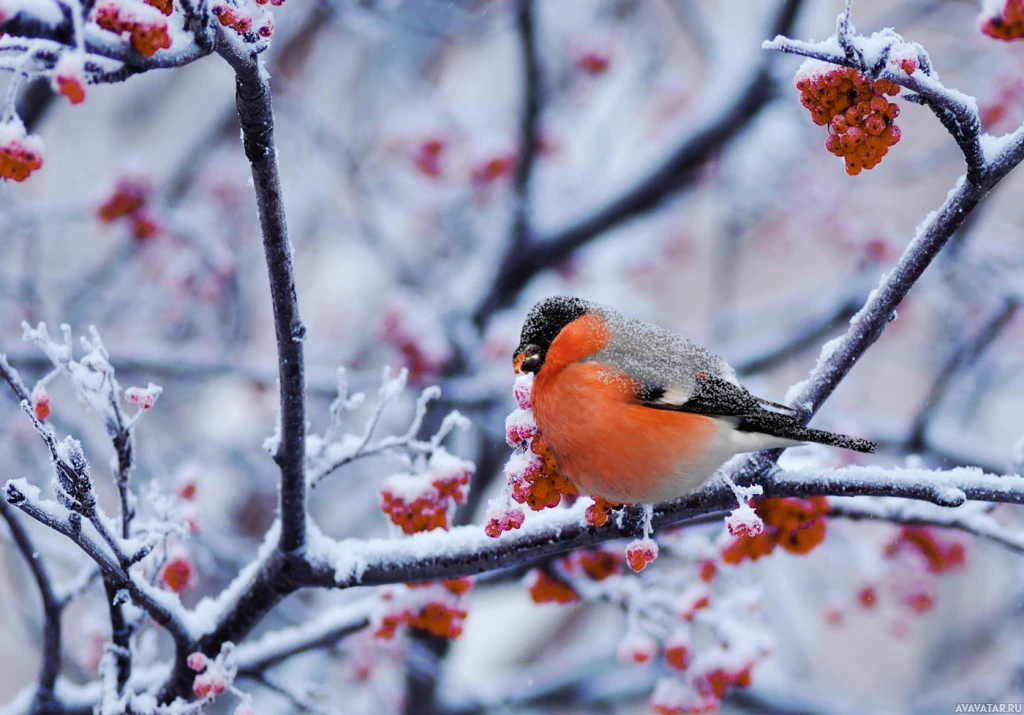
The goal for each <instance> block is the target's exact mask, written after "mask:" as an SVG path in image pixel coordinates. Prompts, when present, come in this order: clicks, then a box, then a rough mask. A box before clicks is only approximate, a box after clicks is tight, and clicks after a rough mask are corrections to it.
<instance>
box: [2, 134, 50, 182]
mask: <svg viewBox="0 0 1024 715" xmlns="http://www.w3.org/2000/svg"><path fill="white" fill-rule="evenodd" d="M42 166H43V142H42V140H41V139H40V138H39V137H38V136H36V135H34V134H31V135H30V134H26V132H25V127H24V125H22V123H21V122H19V121H14V122H7V123H5V124H0V179H14V180H15V181H24V180H25V179H27V178H28V177H29V174H31V173H32V172H33V171H36V170H37V169H40V168H42Z"/></svg>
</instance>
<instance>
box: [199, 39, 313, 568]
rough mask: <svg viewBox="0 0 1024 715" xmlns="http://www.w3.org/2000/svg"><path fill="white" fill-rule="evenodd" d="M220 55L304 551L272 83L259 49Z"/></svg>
mask: <svg viewBox="0 0 1024 715" xmlns="http://www.w3.org/2000/svg"><path fill="white" fill-rule="evenodd" d="M221 35H222V37H226V36H227V35H226V33H221ZM219 52H220V54H221V56H222V57H223V58H224V59H225V60H227V62H228V63H229V64H230V65H231V66H232V68H233V69H234V70H235V77H236V84H235V89H236V106H237V109H238V119H239V122H240V123H241V125H242V143H243V146H244V148H245V156H246V158H248V160H249V164H250V166H251V168H252V176H253V184H254V187H255V190H256V204H257V207H258V208H259V215H260V227H261V229H262V231H263V250H264V253H265V255H266V262H267V271H268V273H269V276H270V294H271V299H272V301H273V306H274V329H275V332H276V335H277V352H278V366H279V370H280V373H279V379H280V390H281V408H280V420H281V426H280V429H281V432H280V434H281V438H280V441H279V442H278V444H277V448H276V450H275V454H274V461H275V462H277V464H278V466H279V467H280V468H281V549H282V550H283V551H284V552H286V553H292V552H300V551H301V550H302V549H303V547H304V546H305V543H306V476H305V469H304V463H305V455H306V381H305V358H304V356H303V341H304V340H305V337H306V327H305V326H304V325H303V324H302V319H301V317H300V316H299V305H298V298H297V297H296V294H295V270H294V267H293V263H292V246H291V243H290V242H289V240H288V227H287V223H286V220H285V211H284V198H283V194H282V191H281V178H280V173H279V171H278V166H277V148H276V146H275V145H274V113H273V106H272V100H271V94H270V85H269V83H268V82H267V79H266V76H265V74H264V72H263V64H262V62H261V61H260V60H259V58H258V57H257V56H256V55H255V54H239V53H237V48H236V47H234V46H233V45H232V44H231V43H230V42H229V43H222V46H221V48H220V49H219Z"/></svg>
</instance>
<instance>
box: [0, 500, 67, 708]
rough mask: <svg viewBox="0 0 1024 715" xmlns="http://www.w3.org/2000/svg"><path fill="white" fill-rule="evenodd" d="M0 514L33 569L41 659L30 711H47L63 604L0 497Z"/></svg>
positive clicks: (57, 671)
mask: <svg viewBox="0 0 1024 715" xmlns="http://www.w3.org/2000/svg"><path fill="white" fill-rule="evenodd" d="M0 517H3V519H4V521H6V522H7V526H8V528H9V529H10V531H11V538H12V539H13V540H14V545H15V546H16V547H17V549H18V551H19V553H20V554H21V557H22V559H24V561H25V564H26V565H27V566H28V568H29V570H30V571H31V572H32V578H33V579H35V582H36V588H37V589H38V590H39V598H40V601H42V608H43V662H42V665H41V667H40V669H39V677H38V679H37V684H36V694H35V697H34V698H33V700H32V712H40V713H43V712H49V709H51V708H53V707H54V706H55V704H56V701H55V696H54V687H55V686H56V683H57V676H58V675H59V674H60V659H61V626H60V616H61V611H62V610H63V603H62V602H61V599H60V598H58V597H57V595H56V593H55V592H54V590H53V582H52V581H51V580H50V575H49V573H48V571H47V569H46V565H45V564H44V563H43V560H42V556H41V555H40V554H39V550H38V549H36V547H35V545H34V544H33V543H32V537H30V536H29V534H28V532H27V531H26V530H25V527H23V526H22V525H21V523H20V522H19V521H18V519H17V518H15V516H14V514H13V513H12V512H11V507H10V506H9V505H8V504H7V500H6V499H0Z"/></svg>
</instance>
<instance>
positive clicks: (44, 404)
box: [32, 386, 50, 421]
mask: <svg viewBox="0 0 1024 715" xmlns="http://www.w3.org/2000/svg"><path fill="white" fill-rule="evenodd" d="M32 411H33V412H34V413H35V416H36V419H38V420H40V421H42V420H45V419H46V418H47V417H49V416H50V393H49V392H47V391H46V388H45V387H42V386H40V387H37V388H36V389H34V390H32Z"/></svg>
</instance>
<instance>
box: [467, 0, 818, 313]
mask: <svg viewBox="0 0 1024 715" xmlns="http://www.w3.org/2000/svg"><path fill="white" fill-rule="evenodd" d="M802 2H803V0H782V1H781V2H780V3H779V9H778V10H777V12H776V15H775V17H774V18H773V21H772V23H771V28H770V30H769V35H775V34H780V33H785V32H788V31H789V29H790V28H791V27H792V26H793V23H794V21H795V20H796V16H797V14H798V12H799V10H800V7H801V6H802ZM773 63H774V60H773V58H772V57H771V56H762V58H761V60H760V63H759V65H758V67H757V68H756V69H755V70H754V71H753V72H752V73H751V76H750V79H749V81H748V82H747V83H746V84H745V85H743V87H742V88H741V89H740V90H739V91H738V92H737V94H736V95H735V96H734V97H733V98H732V99H731V100H730V101H728V102H726V103H725V105H724V106H722V107H721V108H720V109H719V110H718V111H717V112H716V113H715V114H714V115H713V116H712V117H710V118H709V119H707V120H706V121H704V122H703V123H702V124H700V125H699V126H697V127H696V128H695V129H693V130H691V131H690V132H689V133H688V134H687V135H686V136H685V137H684V138H683V139H682V140H681V141H680V143H679V144H677V146H676V147H675V149H673V150H671V151H670V152H669V153H668V157H667V158H666V159H665V160H664V161H663V162H662V163H661V164H659V165H658V166H656V167H654V168H653V169H652V170H651V172H650V173H649V174H647V175H646V176H644V177H643V178H641V179H640V180H638V181H637V182H636V183H635V184H634V185H632V186H631V187H629V188H628V189H627V190H626V191H625V193H623V194H622V195H620V196H618V197H615V198H612V199H610V200H609V201H607V202H606V203H605V205H603V206H602V207H601V208H600V209H598V210H597V211H595V212H594V213H593V214H591V215H590V216H587V217H585V218H583V219H581V220H579V221H578V222H577V223H575V224H574V225H572V226H569V227H568V228H565V229H563V230H561V231H558V232H556V233H554V234H552V235H550V236H543V237H534V238H533V240H531V241H530V242H529V244H528V245H527V246H526V247H525V248H524V249H523V250H521V251H519V252H517V253H515V254H514V255H509V256H508V257H507V258H508V259H510V260H506V261H505V262H504V263H503V264H502V266H501V268H500V269H499V272H498V275H497V276H496V278H495V279H494V283H493V285H492V287H491V290H490V292H489V293H488V294H487V295H486V296H485V297H484V298H483V300H482V301H481V302H480V304H479V305H477V306H476V308H475V309H474V311H473V320H474V321H475V322H476V324H477V325H483V324H484V323H486V322H487V321H488V319H489V318H490V316H491V315H492V314H493V313H495V312H496V311H498V310H500V309H502V308H505V307H507V306H508V305H509V304H510V303H511V302H512V301H513V300H515V297H516V296H517V295H518V294H519V292H520V291H521V290H522V289H523V287H524V286H525V285H526V284H527V283H528V282H529V281H530V280H531V279H532V278H533V277H534V276H536V275H537V274H538V273H540V272H541V271H544V270H547V269H549V268H553V267H555V266H557V265H558V264H560V263H561V262H563V261H565V260H566V259H567V258H569V256H571V255H572V254H573V253H574V252H575V251H577V250H578V249H580V248H581V247H583V246H585V245H586V244H588V243H589V242H591V241H592V240H594V239H595V238H597V237H598V236H600V235H602V234H604V233H605V232H607V231H609V230H611V229H613V228H615V227H616V226H619V225H620V224H622V223H623V222H625V221H627V220H629V219H632V218H635V217H637V216H640V215H642V214H644V213H646V212H647V211H649V210H651V209H653V208H655V207H656V206H657V205H658V204H660V203H661V202H662V201H664V200H665V199H666V198H668V197H669V196H671V195H673V194H675V193H676V192H678V191H680V190H682V189H684V188H686V187H687V186H689V185H690V184H692V183H693V182H694V181H695V180H696V179H697V178H698V176H699V170H700V168H701V167H703V166H704V164H705V163H706V162H707V161H708V160H709V159H711V158H712V157H714V156H715V155H716V154H717V153H718V152H719V151H720V150H721V148H722V146H723V145H724V144H725V143H726V142H728V141H729V140H731V139H732V138H733V137H735V136H736V135H738V134H739V133H740V132H741V131H742V130H743V129H744V128H745V127H746V126H747V124H748V123H749V122H751V121H752V120H753V119H754V117H756V116H757V114H758V112H759V111H760V109H761V108H762V107H764V105H765V104H767V103H768V101H769V100H770V99H771V97H772V95H773V92H774V87H775V83H774V80H773V78H772V72H771V70H772V65H773ZM715 91H718V88H717V87H716V89H715Z"/></svg>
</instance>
